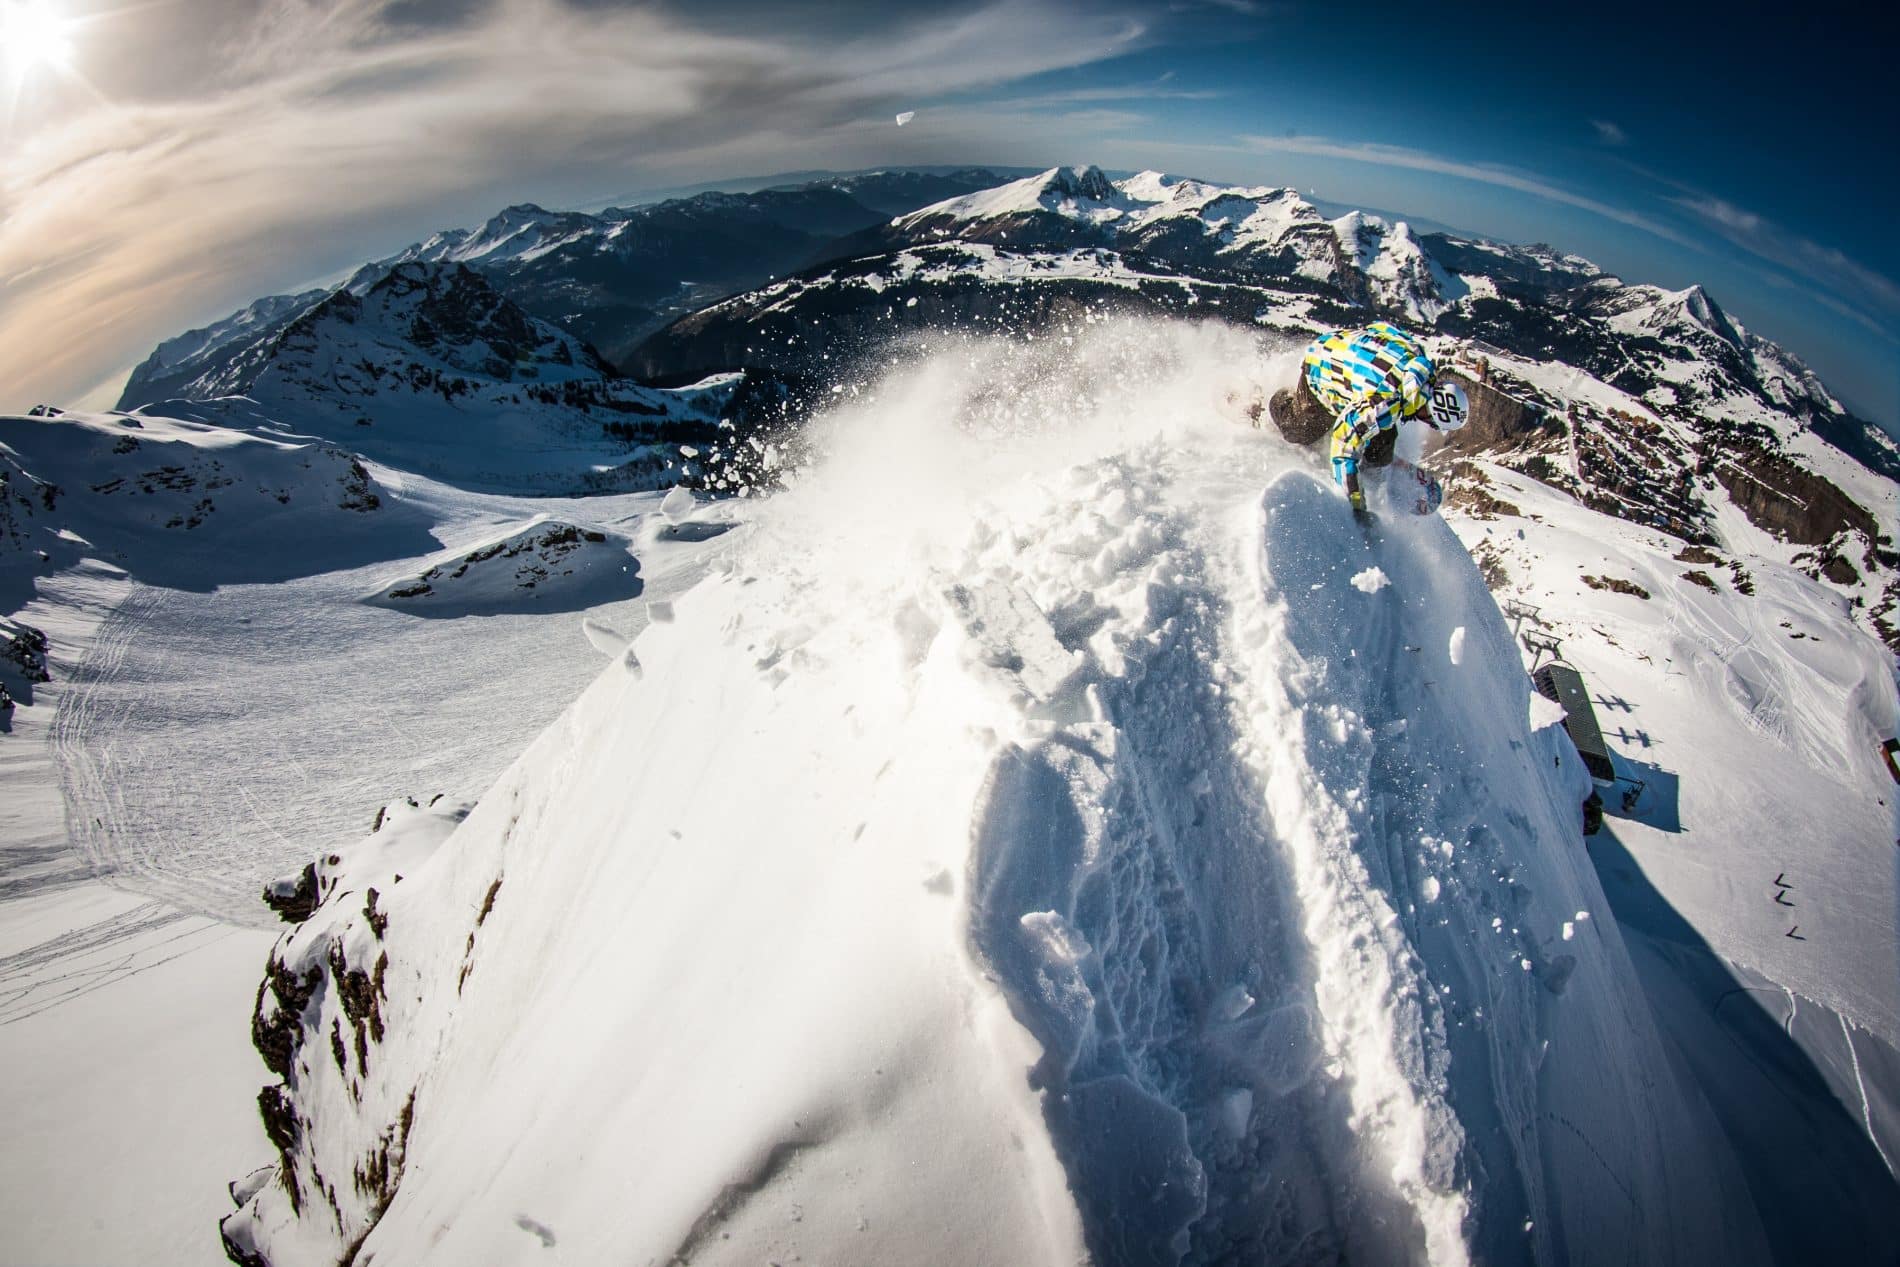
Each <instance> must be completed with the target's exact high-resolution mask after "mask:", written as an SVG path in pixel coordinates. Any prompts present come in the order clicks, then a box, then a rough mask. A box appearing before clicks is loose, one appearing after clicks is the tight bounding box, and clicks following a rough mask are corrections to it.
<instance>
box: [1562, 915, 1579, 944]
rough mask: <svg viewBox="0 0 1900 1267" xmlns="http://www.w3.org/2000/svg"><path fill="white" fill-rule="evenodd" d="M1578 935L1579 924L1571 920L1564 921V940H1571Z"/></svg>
mask: <svg viewBox="0 0 1900 1267" xmlns="http://www.w3.org/2000/svg"><path fill="white" fill-rule="evenodd" d="M1576 935H1577V926H1576V925H1575V924H1573V923H1571V922H1570V921H1569V920H1565V921H1564V940H1565V941H1569V940H1570V939H1571V938H1572V937H1575V936H1576Z"/></svg>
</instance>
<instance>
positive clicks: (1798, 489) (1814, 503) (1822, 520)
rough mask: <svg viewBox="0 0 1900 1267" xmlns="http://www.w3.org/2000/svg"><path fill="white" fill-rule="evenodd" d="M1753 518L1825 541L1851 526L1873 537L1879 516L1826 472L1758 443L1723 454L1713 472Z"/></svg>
mask: <svg viewBox="0 0 1900 1267" xmlns="http://www.w3.org/2000/svg"><path fill="white" fill-rule="evenodd" d="M1711 473H1712V474H1713V475H1714V476H1715V478H1716V479H1717V480H1718V481H1720V483H1721V485H1722V487H1723V488H1724V489H1726V490H1727V491H1728V495H1729V499H1730V500H1731V501H1733V502H1734V503H1735V504H1736V505H1737V506H1739V507H1741V508H1742V511H1743V512H1744V513H1745V514H1747V516H1748V518H1749V522H1751V523H1753V524H1754V525H1755V526H1756V527H1758V528H1761V529H1762V530H1764V531H1766V532H1771V533H1773V534H1775V535H1776V536H1778V537H1781V538H1782V539H1784V540H1786V541H1792V542H1795V543H1797V544H1800V545H1821V544H1824V543H1825V542H1827V541H1829V540H1830V539H1832V538H1833V537H1834V535H1835V534H1836V533H1839V532H1844V531H1847V530H1849V529H1852V530H1854V531H1858V532H1860V533H1861V534H1862V535H1864V536H1865V537H1866V538H1867V539H1868V540H1870V541H1871V540H1873V539H1874V538H1875V536H1876V533H1877V525H1876V524H1875V522H1874V517H1873V516H1872V515H1871V514H1869V513H1868V512H1867V510H1866V509H1865V508H1864V507H1862V506H1861V505H1859V504H1858V503H1857V502H1855V501H1854V500H1853V499H1852V498H1851V497H1849V496H1848V495H1847V494H1846V493H1843V492H1842V491H1841V490H1840V489H1839V488H1837V487H1835V486H1834V484H1833V483H1832V482H1831V481H1829V480H1828V479H1827V478H1826V477H1825V476H1822V475H1818V474H1816V473H1815V472H1813V471H1810V470H1807V469H1805V468H1803V467H1800V466H1797V465H1795V464H1794V463H1793V462H1791V461H1789V460H1788V459H1786V458H1784V457H1782V456H1780V455H1779V454H1776V453H1772V452H1769V451H1768V450H1766V449H1755V450H1750V451H1742V452H1739V453H1731V454H1729V455H1726V456H1721V457H1717V458H1716V459H1715V460H1714V462H1713V465H1712V472H1711Z"/></svg>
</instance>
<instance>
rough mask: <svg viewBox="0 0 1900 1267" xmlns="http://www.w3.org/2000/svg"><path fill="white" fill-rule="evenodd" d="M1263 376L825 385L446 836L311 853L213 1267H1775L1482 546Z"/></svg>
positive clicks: (1214, 340)
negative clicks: (1279, 405)
mask: <svg viewBox="0 0 1900 1267" xmlns="http://www.w3.org/2000/svg"><path fill="white" fill-rule="evenodd" d="M1252 346H1253V345H1252V344H1251V342H1249V341H1248V339H1247V337H1246V336H1245V335H1244V334H1239V333H1235V332H1230V331H1223V330H1220V329H1216V328H1196V327H1191V326H1186V325H1179V324H1177V325H1169V326H1154V325H1119V324H1110V323H1102V324H1099V325H1093V326H1090V327H1088V328H1086V329H1084V330H1081V331H1078V332H1076V333H1075V334H1074V335H1073V336H1072V337H1071V338H1069V339H1067V340H1064V339H1059V338H1052V339H1038V340H1035V341H1031V342H1027V343H1023V342H1003V341H984V340H969V341H953V342H945V343H939V344H935V345H933V346H931V347H929V348H922V349H918V350H917V351H916V352H915V354H914V355H912V356H910V357H908V358H901V359H900V362H899V363H897V364H895V365H893V366H891V367H889V368H888V369H887V370H886V371H885V372H884V373H882V374H881V375H879V376H877V377H876V378H874V379H871V380H867V381H865V382H863V383H861V384H859V385H858V386H857V387H856V388H854V389H852V390H849V391H847V392H844V393H841V397H840V403H839V405H838V406H837V408H835V409H834V410H833V411H832V413H831V414H830V416H829V417H828V418H827V419H826V420H825V421H824V425H823V427H822V429H821V431H820V434H819V438H818V440H817V443H816V447H815V451H814V453H813V454H812V455H810V457H809V459H808V461H806V463H805V464H804V465H803V466H802V467H801V469H799V470H797V471H795V472H794V473H793V474H792V476H791V477H790V480H789V488H788V489H787V490H786V491H784V492H779V493H775V494H773V495H772V496H770V497H768V498H766V499H764V500H763V501H762V502H761V503H760V504H759V505H758V506H757V508H756V510H755V512H754V513H753V514H752V516H751V517H750V520H749V522H748V523H747V524H746V525H745V526H744V527H742V528H741V529H739V530H737V531H734V532H732V533H729V534H727V535H726V536H725V537H723V538H721V539H720V541H721V544H720V545H719V547H718V549H719V550H720V553H719V554H718V556H717V561H716V564H715V568H714V571H713V573H712V574H711V575H710V577H709V578H708V579H707V580H705V581H703V582H702V583H701V584H699V585H698V586H697V587H696V588H694V589H693V590H691V591H690V592H688V593H687V594H686V595H685V596H684V597H682V598H680V599H679V600H678V601H677V602H672V603H670V604H668V605H666V607H665V609H664V610H663V611H658V610H656V611H655V612H653V613H652V616H653V619H652V621H651V623H650V624H648V626H647V627H646V628H645V629H644V631H642V632H640V633H639V634H638V636H637V637H635V638H634V639H633V640H632V642H631V644H630V646H629V647H628V648H627V651H626V653H624V654H620V655H617V656H616V657H615V658H614V659H612V660H611V661H609V662H607V664H606V667H605V668H603V670H602V672H601V675H600V676H599V678H598V679H597V680H596V681H595V682H594V683H593V685H592V686H591V687H590V688H589V689H588V690H587V691H586V692H585V693H584V694H583V695H582V696H581V698H580V699H579V700H578V701H577V702H576V703H575V704H574V705H573V706H572V707H571V708H570V709H569V710H568V711H567V712H566V713H565V714H564V715H563V716H562V718H561V719H560V720H559V721H558V722H557V723H556V724H555V725H553V726H552V727H550V728H549V729H548V730H547V731H546V732H545V733H544V734H543V735H542V736H541V738H540V739H539V740H538V741H537V742H536V743H535V744H534V745H533V746H532V747H531V748H530V749H529V750H528V751H527V752H526V753H525V754H524V755H523V756H522V757H521V759H520V760H519V761H517V762H516V763H515V765H514V766H513V767H512V768H511V769H510V770H509V771H508V772H507V773H506V774H505V775H504V776H503V777H502V778H501V780H500V781H499V782H498V783H497V784H496V785H495V786H494V788H493V789H492V790H491V791H489V792H488V793H487V795H485V796H484V797H483V798H482V799H481V800H480V802H479V804H477V805H476V806H475V807H474V809H473V810H472V812H470V813H468V815H467V817H466V818H465V819H461V818H459V814H458V813H451V812H448V811H447V810H446V809H445V808H444V807H442V806H437V807H435V808H434V809H431V808H430V807H429V806H427V805H426V804H424V805H422V806H420V807H416V808H411V807H408V806H400V807H399V808H398V811H397V812H396V813H394V814H392V815H390V816H389V817H388V818H387V819H386V821H385V823H384V825H383V827H382V829H381V830H380V831H378V832H377V833H376V834H375V835H372V836H370V837H368V838H367V839H366V840H365V841H364V842H363V843H362V844H360V845H359V846H357V847H356V848H354V849H353V850H347V851H342V852H339V853H338V854H337V855H335V856H334V857H333V858H328V859H325V860H324V861H322V862H320V863H319V864H318V867H317V870H316V872H315V876H316V879H317V881H318V886H319V892H320V895H321V896H322V898H323V900H322V903H321V905H320V906H319V907H318V908H317V910H316V913H315V914H314V915H312V916H311V917H310V918H309V919H308V920H306V921H305V922H303V923H302V924H301V925H299V926H298V927H297V928H296V929H294V930H293V931H291V932H289V933H287V934H286V935H285V938H284V940H283V941H282V942H280V944H279V946H278V948H277V950H276V952H275V953H274V955H273V961H272V967H271V972H270V978H269V982H268V984H267V988H266V990H265V992H264V993H263V994H262V995H261V997H260V1004H259V1017H258V1031H259V1033H260V1035H261V1036H262V1037H261V1038H260V1046H265V1047H267V1048H268V1049H269V1050H270V1051H271V1052H272V1053H273V1055H274V1065H275V1069H276V1072H277V1074H278V1075H279V1076H280V1078H281V1083H280V1084H279V1085H275V1086H273V1087H271V1088H267V1089H266V1091H265V1094H264V1108H265V1118H266V1122H267V1124H268V1126H269V1130H270V1133H271V1135H272V1139H273V1142H274V1143H275V1144H276V1145H277V1146H278V1148H279V1149H280V1153H281V1159H280V1164H279V1166H278V1167H277V1169H276V1170H275V1171H272V1172H263V1173H260V1174H259V1175H258V1176H255V1177H254V1178H253V1180H252V1181H251V1182H249V1183H247V1184H246V1185H244V1187H243V1188H242V1189H241V1190H240V1195H243V1196H244V1197H245V1198H246V1199H245V1203H244V1204H243V1206H242V1208H240V1209H239V1210H238V1212H237V1213H235V1214H234V1215H232V1216H231V1217H230V1218H229V1219H228V1220H227V1221H226V1223H225V1228H224V1232H225V1237H226V1241H227V1243H228V1244H229V1245H230V1246H231V1248H232V1250H233V1252H234V1254H235V1255H237V1256H240V1257H241V1258H242V1259H243V1260H244V1261H252V1262H260V1263H269V1264H272V1265H273V1267H295V1265H300V1264H318V1263H322V1264H329V1263H335V1262H337V1261H340V1260H345V1259H351V1256H352V1255H353V1256H354V1257H353V1259H351V1260H352V1261H354V1262H356V1263H359V1264H368V1263H385V1264H472V1263H503V1262H519V1261H530V1260H533V1261H543V1258H542V1256H543V1255H544V1253H545V1261H554V1260H555V1254H556V1253H557V1252H558V1255H559V1257H560V1259H561V1260H562V1261H568V1262H635V1263H646V1262H655V1263H672V1262H692V1263H695V1264H701V1263H703V1264H720V1263H759V1262H764V1261H774V1262H792V1261H804V1262H814V1263H816V1262H822V1263H867V1264H868V1263H902V1262H933V1263H971V1264H979V1263H983V1264H993V1263H1006V1262H1007V1263H1073V1262H1077V1261H1080V1260H1082V1259H1084V1258H1089V1259H1092V1260H1093V1261H1096V1262H1099V1263H1104V1264H1120V1263H1126V1264H1135V1263H1155V1262H1182V1263H1213V1262H1232V1261H1273V1262H1331V1261H1338V1260H1340V1259H1346V1260H1350V1261H1360V1262H1386V1263H1396V1262H1419V1263H1423V1262H1433V1263H1464V1262H1509V1261H1531V1260H1535V1261H1543V1262H1580V1261H1603V1262H1618V1263H1706V1262H1725V1263H1751V1262H1760V1261H1766V1252H1765V1250H1764V1247H1763V1242H1762V1232H1761V1228H1760V1226H1759V1224H1758V1223H1757V1222H1756V1220H1755V1218H1754V1216H1753V1213H1752V1211H1753V1208H1754V1207H1753V1205H1752V1203H1751V1201H1750V1199H1749V1197H1748V1195H1747V1193H1746V1192H1745V1191H1744V1190H1743V1189H1742V1185H1741V1180H1740V1178H1739V1171H1738V1168H1737V1166H1736V1164H1735V1162H1734V1160H1733V1158H1732V1157H1731V1155H1730V1154H1729V1151H1728V1144H1727V1143H1726V1140H1725V1139H1724V1137H1723V1136H1722V1135H1721V1133H1720V1132H1719V1130H1718V1129H1717V1128H1716V1127H1715V1125H1714V1123H1713V1119H1712V1117H1711V1115H1710V1114H1709V1111H1708V1109H1707V1108H1706V1106H1705V1105H1704V1104H1703V1103H1702V1100H1701V1098H1700V1094H1699V1093H1698V1092H1697V1091H1695V1090H1694V1089H1693V1088H1692V1087H1690V1086H1688V1085H1687V1084H1685V1082H1684V1081H1683V1080H1682V1078H1681V1076H1680V1074H1679V1072H1678V1067H1677V1066H1676V1065H1674V1064H1672V1061H1671V1059H1670V1057H1669V1056H1668V1055H1667V1054H1666V1053H1665V1050H1664V1045H1663V1042H1662V1040H1661V1039H1660V1038H1659V1037H1658V1035H1657V1032H1656V1028H1655V1025H1654V1022H1653V1020H1652V1018H1651V1014H1650V1011H1649V1005H1648V1004H1647V1002H1646V1001H1645V999H1644V996H1643V992H1642V990H1641V987H1640V986H1639V984H1638V983H1637V981H1636V979H1635V975H1634V972H1633V970H1632V968H1631V965H1630V960H1629V956H1628V953H1627V951H1626V949H1625V947H1624V945H1623V943H1622V940H1621V938H1620V936H1619V934H1618V932H1617V929H1616V926H1615V924H1614V922H1613V921H1612V920H1611V919H1610V918H1609V917H1608V912H1607V911H1606V910H1602V909H1601V908H1602V904H1603V898H1602V892H1601V889H1600V888H1599V885H1598V882H1597V879H1596V876H1595V874H1594V872H1593V871H1592V869H1591V865H1590V862H1589V860H1588V857H1587V856H1586V854H1585V852H1584V847H1583V841H1582V838H1581V835H1580V816H1579V810H1578V806H1579V802H1580V800H1581V799H1582V797H1583V796H1584V794H1585V792H1586V791H1587V776H1585V775H1584V774H1583V772H1582V770H1581V766H1580V763H1579V761H1578V759H1577V757H1576V754H1575V751H1574V749H1572V748H1571V747H1570V746H1569V744H1568V741H1567V740H1566V739H1565V738H1564V737H1563V735H1562V732H1561V730H1560V729H1559V728H1558V727H1555V726H1552V725H1548V724H1546V725H1543V726H1541V727H1540V728H1537V729H1533V726H1532V722H1531V718H1532V716H1533V709H1532V706H1531V700H1530V687H1529V683H1528V681H1527V680H1526V677H1525V674H1524V671H1523V667H1522V664H1521V662H1520V659H1519V656H1518V653H1517V650H1516V648H1515V646H1514V644H1513V641H1512V638H1511V634H1510V630H1509V628H1508V627H1507V625H1506V624H1505V623H1504V621H1503V618H1502V617H1501V616H1500V615H1499V613H1498V610H1497V608H1496V606H1495V604H1494V603H1493V601H1492V599H1491V597H1490V595H1489V594H1488V593H1487V591H1486V589H1485V586H1484V583H1483V581H1482V580H1481V579H1480V577H1479V574H1478V571H1477V569H1476V567H1475V566H1474V564H1473V563H1472V562H1471V560H1470V558H1469V557H1468V556H1467V554H1466V553H1465V551H1464V549H1463V548H1461V547H1460V545H1459V543H1458V542H1457V540H1456V539H1455V538H1454V537H1453V535H1452V533H1451V532H1450V530H1449V529H1448V528H1447V527H1445V525H1444V524H1443V523H1442V522H1440V521H1439V520H1438V519H1436V518H1433V517H1414V516H1411V515H1409V514H1402V513H1398V514H1394V513H1388V514H1386V515H1385V516H1384V517H1383V518H1382V519H1381V521H1380V526H1379V527H1378V528H1377V530H1375V531H1374V532H1373V533H1371V534H1370V535H1368V534H1366V533H1363V532H1362V531H1361V530H1360V528H1359V527H1358V526H1357V525H1356V524H1355V523H1354V521H1353V519H1352V517H1351V515H1350V513H1349V512H1348V510H1347V508H1346V506H1345V505H1344V503H1343V501H1341V500H1340V499H1339V498H1338V496H1337V495H1336V494H1335V493H1334V492H1333V490H1331V489H1330V488H1328V487H1326V485H1325V484H1324V483H1323V482H1322V481H1323V479H1324V474H1323V472H1322V470H1321V466H1320V463H1319V461H1318V459H1317V458H1315V457H1314V456H1312V455H1310V454H1304V453H1299V452H1295V451H1293V450H1290V449H1288V448H1287V447H1286V446H1284V445H1283V444H1282V443H1281V442H1280V441H1279V440H1278V439H1277V438H1276V437H1273V436H1271V435H1269V434H1266V433H1262V432H1258V431H1254V430H1252V429H1250V428H1248V427H1247V426H1246V425H1245V423H1244V421H1242V420H1237V411H1235V410H1234V409H1233V408H1232V407H1231V406H1230V405H1229V404H1228V403H1227V402H1225V401H1224V400H1222V399H1221V398H1220V393H1219V391H1218V390H1215V389H1211V388H1209V387H1208V386H1207V384H1212V383H1226V382H1228V381H1230V379H1231V374H1230V373H1227V372H1225V371H1223V370H1222V369H1221V367H1223V366H1231V365H1232V364H1234V363H1236V362H1238V361H1240V360H1241V359H1242V358H1243V357H1245V356H1247V355H1249V354H1250V350H1251V348H1252ZM1388 509H1389V508H1388ZM1373 569H1376V570H1377V573H1378V575H1377V576H1373V575H1371V573H1372V570H1373ZM1380 581H1383V583H1382V584H1381V583H1379V582H1380ZM580 636H581V634H580V631H579V630H578V629H577V630H576V631H575V637H580ZM596 637H597V641H599V642H600V643H602V644H603V645H607V646H609V647H610V648H611V647H613V646H614V644H613V643H612V640H611V638H608V637H605V636H601V635H599V634H598V631H597V633H596ZM1537 716H1538V718H1539V720H1540V721H1546V722H1547V721H1548V716H1547V714H1545V713H1543V712H1539V713H1538V714H1537ZM419 791H421V789H419ZM372 889H373V890H374V896H373V897H372V896H371V893H370V891H371V890H372Z"/></svg>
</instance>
